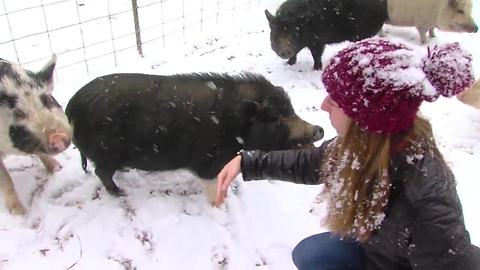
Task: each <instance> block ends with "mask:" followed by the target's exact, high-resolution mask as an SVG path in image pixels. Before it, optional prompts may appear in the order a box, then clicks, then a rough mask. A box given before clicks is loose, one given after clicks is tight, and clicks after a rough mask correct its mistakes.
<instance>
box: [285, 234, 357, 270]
mask: <svg viewBox="0 0 480 270" xmlns="http://www.w3.org/2000/svg"><path fill="white" fill-rule="evenodd" d="M292 259H293V263H294V264H295V266H297V268H298V269H299V270H347V269H348V270H364V269H365V266H364V264H365V254H364V252H363V249H362V248H361V247H360V245H359V244H358V242H356V241H352V240H340V238H339V237H338V236H336V235H333V234H332V233H329V232H326V233H320V234H315V235H312V236H310V237H307V238H305V239H303V240H302V241H300V243H298V244H297V246H296V247H295V248H294V249H293V252H292Z"/></svg>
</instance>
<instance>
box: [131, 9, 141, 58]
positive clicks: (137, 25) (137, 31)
mask: <svg viewBox="0 0 480 270" xmlns="http://www.w3.org/2000/svg"><path fill="white" fill-rule="evenodd" d="M132 11H133V22H134V24H135V39H136V40H137V51H138V54H140V56H141V57H143V50H142V37H141V36H140V22H139V20H138V5H137V0H132Z"/></svg>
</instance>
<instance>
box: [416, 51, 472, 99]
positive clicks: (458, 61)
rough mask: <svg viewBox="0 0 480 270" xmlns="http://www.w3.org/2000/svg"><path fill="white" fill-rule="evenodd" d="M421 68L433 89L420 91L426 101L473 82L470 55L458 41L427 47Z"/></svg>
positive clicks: (452, 92)
mask: <svg viewBox="0 0 480 270" xmlns="http://www.w3.org/2000/svg"><path fill="white" fill-rule="evenodd" d="M422 69H423V72H424V73H425V75H426V77H427V79H428V81H429V82H430V84H431V86H433V88H434V91H425V92H424V93H422V95H423V99H424V100H426V101H435V100H436V99H437V98H438V97H439V96H444V97H450V96H453V95H456V94H458V93H460V92H462V91H463V90H465V89H466V88H467V87H469V86H471V85H472V84H473V82H474V76H473V69H472V55H471V54H470V53H469V52H467V51H465V50H463V49H462V48H461V47H460V44H459V43H458V42H455V43H448V44H444V45H435V46H434V47H433V48H432V49H430V47H427V56H426V57H425V58H424V59H423V66H422Z"/></svg>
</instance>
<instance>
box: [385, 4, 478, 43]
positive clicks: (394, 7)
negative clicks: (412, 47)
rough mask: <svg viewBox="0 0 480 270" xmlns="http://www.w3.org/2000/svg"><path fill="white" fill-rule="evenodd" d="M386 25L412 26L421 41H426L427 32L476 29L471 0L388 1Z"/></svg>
mask: <svg viewBox="0 0 480 270" xmlns="http://www.w3.org/2000/svg"><path fill="white" fill-rule="evenodd" d="M387 7H388V19H387V22H386V23H388V24H391V25H396V26H415V27H416V28H417V30H418V32H419V34H420V39H421V42H422V43H426V42H427V31H428V33H429V35H430V37H434V36H435V33H434V32H433V29H434V28H435V27H437V28H438V29H440V30H442V31H453V32H469V33H474V32H477V30H478V27H477V25H476V24H475V22H474V21H473V18H472V16H471V13H472V0H387Z"/></svg>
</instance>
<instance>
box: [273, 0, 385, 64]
mask: <svg viewBox="0 0 480 270" xmlns="http://www.w3.org/2000/svg"><path fill="white" fill-rule="evenodd" d="M265 15H266V16H267V19H268V22H269V25H270V43H271V47H272V49H273V51H275V53H276V54H277V55H278V56H280V57H281V58H283V59H288V62H287V63H288V64H290V65H293V64H295V63H296V62H297V53H298V52H299V51H300V50H302V49H303V48H305V47H307V48H308V49H309V50H310V52H311V54H312V57H313V61H314V65H313V68H314V69H321V68H322V59H321V58H322V54H323V50H324V48H325V45H326V44H330V43H338V42H342V41H346V40H350V41H356V40H360V39H364V38H367V37H371V36H374V35H375V34H377V32H378V31H379V30H380V29H381V28H382V25H383V23H384V22H385V20H386V18H387V4H386V0H287V1H285V2H283V3H282V4H281V5H280V7H279V8H278V9H277V12H276V15H275V16H273V15H272V14H271V13H270V12H269V11H268V10H265Z"/></svg>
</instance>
